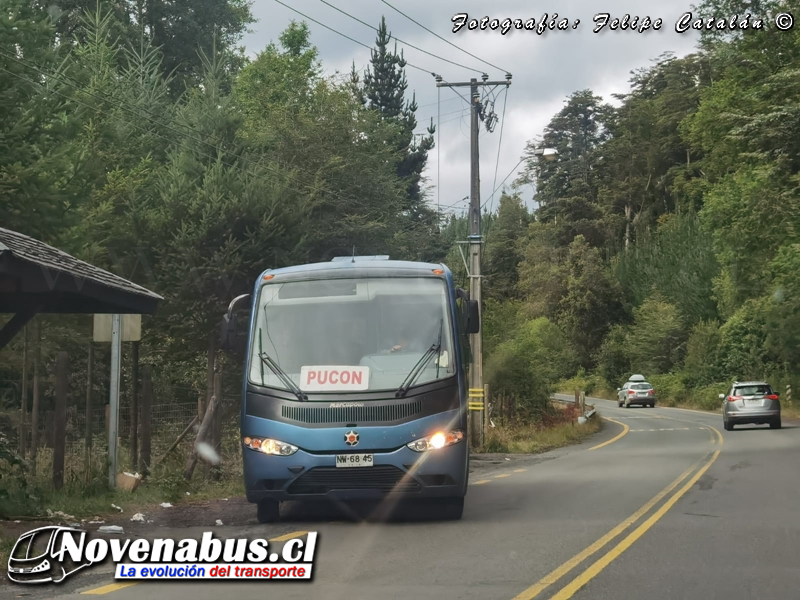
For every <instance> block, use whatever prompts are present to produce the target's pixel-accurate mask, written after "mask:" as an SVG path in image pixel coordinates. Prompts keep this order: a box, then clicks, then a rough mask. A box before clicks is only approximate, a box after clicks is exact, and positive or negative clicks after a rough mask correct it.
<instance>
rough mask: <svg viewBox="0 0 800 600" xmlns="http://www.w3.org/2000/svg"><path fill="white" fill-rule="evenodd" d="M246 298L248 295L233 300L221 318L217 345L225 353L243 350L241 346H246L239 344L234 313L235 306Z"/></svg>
mask: <svg viewBox="0 0 800 600" xmlns="http://www.w3.org/2000/svg"><path fill="white" fill-rule="evenodd" d="M248 298H250V294H242V295H241V296H237V297H236V298H234V299H233V300H232V301H231V303H230V304H229V305H228V312H227V314H225V316H223V317H222V323H220V332H219V345H220V348H221V349H222V350H224V351H226V352H230V351H242V350H244V346H243V344H246V342H241V341H240V340H239V327H238V321H237V319H236V313H235V312H234V311H235V310H236V305H237V304H239V303H240V302H242V301H244V300H247V299H248Z"/></svg>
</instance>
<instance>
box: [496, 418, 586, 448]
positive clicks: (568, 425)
mask: <svg viewBox="0 0 800 600" xmlns="http://www.w3.org/2000/svg"><path fill="white" fill-rule="evenodd" d="M601 427H602V424H601V421H600V419H599V418H598V417H596V416H595V417H594V418H592V419H589V420H588V421H587V422H586V423H573V422H565V423H556V424H554V425H551V426H549V427H542V426H530V425H529V426H517V427H495V428H492V429H490V430H489V432H488V433H487V436H486V444H485V449H484V451H485V452H490V453H495V452H496V453H502V454H541V453H542V452H548V451H550V450H555V449H556V448H563V447H565V446H570V445H572V444H577V443H579V442H581V441H583V440H584V439H585V438H586V437H588V436H590V435H592V434H593V433H597V432H598V431H600V429H601Z"/></svg>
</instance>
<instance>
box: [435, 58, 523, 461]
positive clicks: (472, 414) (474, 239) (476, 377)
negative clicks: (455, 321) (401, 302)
mask: <svg viewBox="0 0 800 600" xmlns="http://www.w3.org/2000/svg"><path fill="white" fill-rule="evenodd" d="M481 79H482V80H481V81H478V80H477V79H475V78H472V79H470V80H469V81H468V82H459V83H449V82H446V81H442V77H441V76H440V75H436V87H450V88H457V87H469V88H470V98H469V101H470V108H471V110H470V155H471V161H470V197H469V239H468V241H467V244H468V245H469V263H468V264H469V273H468V276H469V283H470V285H469V288H470V289H469V297H470V299H471V300H477V302H478V310H479V313H480V314H481V315H482V313H483V310H482V307H481V248H482V246H483V235H482V233H481V174H480V161H479V145H478V140H479V136H480V123H481V121H483V122H484V124H485V125H486V129H487V130H488V131H490V132H491V131H494V125H495V124H496V122H497V115H496V114H495V113H494V111H493V110H492V111H489V113H488V114H487V113H486V111H485V107H484V105H483V103H482V102H481V99H480V95H479V93H478V89H479V88H481V87H489V86H490V87H497V86H501V85H504V86H506V87H508V86H510V85H511V74H510V73H507V74H506V80H505V81H489V80H488V79H489V76H488V75H486V74H484V75H483V77H482V78H481ZM465 262H466V261H465ZM482 320H483V319H482V318H481V321H482ZM469 345H470V348H471V350H472V362H471V364H470V369H469V408H470V411H469V421H470V422H469V428H470V439H471V440H472V445H473V447H478V446H482V445H483V433H484V421H485V419H486V399H485V398H484V388H483V326H481V330H480V331H479V332H478V333H473V334H471V335H470V340H469Z"/></svg>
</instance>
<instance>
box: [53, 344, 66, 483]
mask: <svg viewBox="0 0 800 600" xmlns="http://www.w3.org/2000/svg"><path fill="white" fill-rule="evenodd" d="M68 360H69V359H68V357H67V353H66V352H64V351H63V350H62V351H61V352H59V353H58V358H57V359H56V413H55V435H54V440H53V442H54V443H53V487H55V488H56V489H57V490H60V489H61V488H62V487H63V485H64V452H65V450H66V446H67V432H66V425H67V423H66V421H67V369H68Z"/></svg>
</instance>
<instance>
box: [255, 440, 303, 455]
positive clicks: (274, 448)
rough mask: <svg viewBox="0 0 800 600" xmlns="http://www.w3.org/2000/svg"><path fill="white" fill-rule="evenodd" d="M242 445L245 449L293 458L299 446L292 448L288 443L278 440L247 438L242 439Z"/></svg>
mask: <svg viewBox="0 0 800 600" xmlns="http://www.w3.org/2000/svg"><path fill="white" fill-rule="evenodd" d="M242 443H243V444H244V446H245V448H250V449H251V450H258V451H259V452H263V453H264V454H271V455H273V456H291V455H292V454H294V453H295V452H297V446H292V445H291V444H287V443H286V442H279V441H278V440H265V439H262V438H251V437H245V438H242Z"/></svg>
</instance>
